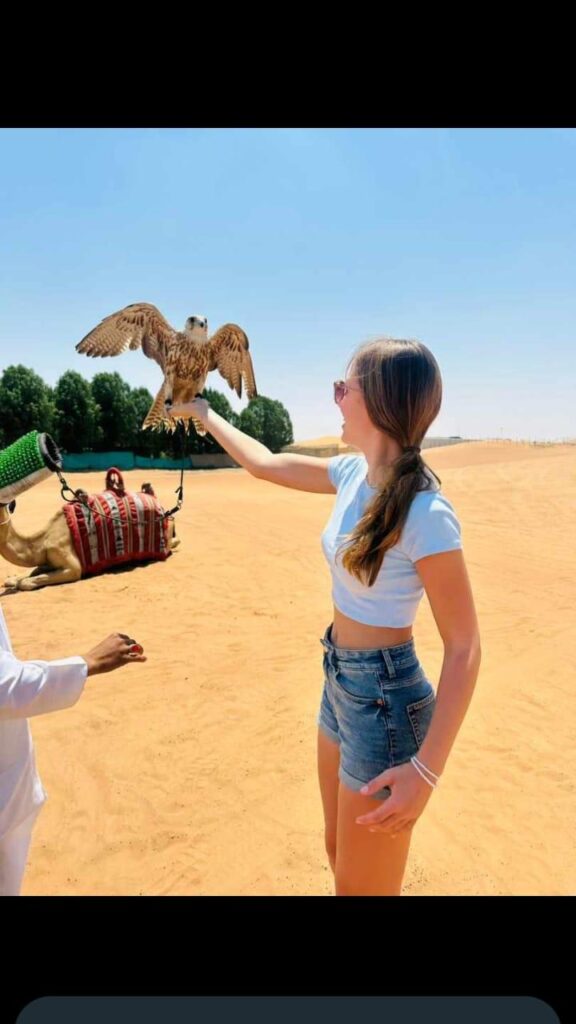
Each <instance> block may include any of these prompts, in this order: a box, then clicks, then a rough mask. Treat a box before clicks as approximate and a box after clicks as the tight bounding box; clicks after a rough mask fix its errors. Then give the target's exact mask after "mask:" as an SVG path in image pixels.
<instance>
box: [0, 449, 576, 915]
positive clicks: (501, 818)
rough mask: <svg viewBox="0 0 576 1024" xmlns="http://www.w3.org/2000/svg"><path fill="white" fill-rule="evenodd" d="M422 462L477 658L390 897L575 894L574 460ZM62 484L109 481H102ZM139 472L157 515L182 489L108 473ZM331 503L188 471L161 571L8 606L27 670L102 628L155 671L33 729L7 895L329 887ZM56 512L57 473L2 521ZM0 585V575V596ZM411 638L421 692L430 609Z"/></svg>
mask: <svg viewBox="0 0 576 1024" xmlns="http://www.w3.org/2000/svg"><path fill="white" fill-rule="evenodd" d="M321 440H325V439H321ZM307 444H310V442H307ZM423 454H424V457H425V459H426V461H427V463H428V464H429V465H430V466H431V467H432V468H433V469H434V470H435V471H436V472H437V473H438V475H439V476H440V479H441V481H442V490H443V493H444V494H445V495H446V497H448V498H449V500H450V501H451V502H452V503H453V505H454V507H455V509H456V511H457V514H458V516H459V518H460V522H461V524H462V535H463V544H464V555H465V559H466V563H467V566H468V571H469V574H470V578H471V582H472V587H473V591H474V597H475V602H476V607H477V611H478V617H479V622H480V629H481V636H482V648H483V660H482V666H481V670H480V676H479V680H478V684H477V687H476V692H475V695H474V698H473V701H472V704H471V706H470V710H469V712H468V716H467V718H466V720H465V722H464V725H463V727H462V729H461V731H460V734H459V736H458V738H457V741H456V744H455V746H454V748H453V751H452V754H451V756H450V758H449V761H448V765H447V768H446V771H445V774H444V777H443V780H442V785H441V786H440V787H439V788H438V790H437V791H436V792H435V793H434V794H433V797H432V799H431V800H430V802H429V803H428V806H427V808H426V810H425V812H424V815H423V816H422V818H421V819H420V821H419V822H418V824H417V826H416V828H415V831H414V838H413V842H412V849H411V855H410V859H409V863H408V868H407V872H406V877H405V885H404V892H405V894H406V895H408V896H424V895H426V896H427V895H570V894H572V895H574V894H576V858H575V855H574V854H575V845H576V844H575V839H576V743H575V737H576V702H575V700H574V693H575V681H576V669H575V659H574V641H575V639H576V585H575V581H576V547H575V545H574V539H573V538H574V510H575V507H576V447H575V446H569V445H565V446H563V445H556V446H546V447H544V446H543V447H535V446H531V445H521V444H512V443H505V442H502V443H497V442H491V443H464V444H458V445H454V446H452V447H443V448H436V449H434V448H430V449H426V450H425V451H424V453H423ZM67 476H68V477H69V482H70V483H71V484H72V486H76V487H83V488H85V489H86V490H88V491H98V490H101V489H102V488H103V483H104V479H103V474H100V473H91V474H76V475H75V476H74V475H72V474H67ZM144 479H149V480H151V481H152V482H153V485H154V487H155V490H156V494H157V495H158V497H159V498H160V500H161V501H162V503H163V504H164V506H165V507H170V506H171V505H172V504H174V501H175V498H174V491H175V488H176V486H177V484H178V480H179V475H178V474H177V473H174V472H167V471H155V472H147V471H137V472H130V473H125V474H124V480H125V484H126V486H127V488H129V489H133V490H137V489H139V487H140V485H141V483H142V481H143V480H144ZM332 502H333V497H332V496H331V495H317V494H308V493H304V492H299V491H294V490H289V489H286V488H281V487H277V486H274V485H273V484H270V483H267V482H265V481H261V480H256V479H254V478H253V477H251V476H250V475H249V474H248V473H247V472H246V471H244V470H243V469H221V470H213V471H194V472H189V473H187V474H186V476H185V497H184V506H183V509H182V511H181V512H180V513H179V514H178V516H177V532H178V535H179V536H180V537H181V538H182V544H181V547H180V548H179V550H178V551H177V552H175V553H174V554H173V555H172V556H171V557H170V558H169V559H168V560H167V561H166V562H164V563H150V564H148V565H145V566H138V567H136V568H134V569H132V570H129V571H121V572H116V573H111V574H108V575H102V576H98V577H92V578H87V579H84V580H82V581H80V582H78V583H74V584H69V585H65V586H56V587H49V588H45V589H42V590H39V591H37V592H32V593H26V592H20V593H12V594H5V595H4V596H3V597H2V606H3V609H4V613H5V616H6V620H7V622H8V626H9V629H10V632H11V636H12V642H13V645H14V650H15V653H16V654H17V655H18V657H20V658H22V659H27V658H55V657H62V656H65V655H70V654H82V653H85V652H86V651H87V650H89V649H90V647H92V646H93V645H94V644H95V643H96V642H97V641H99V640H100V639H102V638H104V637H105V636H106V635H107V634H108V633H110V632H113V631H120V632H127V633H129V634H130V635H132V636H133V637H135V638H136V639H137V640H138V641H139V642H140V643H142V644H143V645H144V647H145V649H146V653H147V655H148V661H147V663H146V664H145V665H129V666H127V667H126V668H123V669H121V670H119V671H117V672H114V673H110V674H107V675H101V676H96V677H91V678H90V679H88V681H87V684H86V687H85V691H84V693H83V695H82V696H81V698H80V700H79V701H78V703H77V704H76V705H75V706H74V707H73V708H70V709H68V710H65V711H60V712H55V713H52V714H49V715H45V716H39V717H36V718H33V719H31V720H30V721H31V727H32V731H33V736H34V741H35V746H36V754H37V760H38V764H39V769H40V773H41V776H42V779H43V782H44V785H45V787H46V789H47V791H48V794H49V799H48V802H47V803H46V805H45V807H44V809H43V811H42V813H41V815H40V818H39V820H38V824H37V826H36V829H35V832H34V837H33V843H32V847H31V851H30V857H29V864H28V868H27V872H26V876H25V880H24V884H23V894H24V895H57V894H58V895H60V894H62V895H247V896H248V895H330V894H331V893H332V891H333V888H332V877H331V872H330V869H329V867H328V864H327V860H326V857H325V854H324V847H323V826H322V811H321V803H320V796H319V792H318V788H317V781H316V714H317V708H318V702H319V699H320V693H321V687H322V670H321V655H322V648H321V645H320V643H319V638H320V637H321V636H322V635H323V633H324V630H325V628H326V626H327V625H328V623H329V622H330V621H331V601H330V583H329V574H328V569H327V566H326V564H325V562H324V559H323V555H322V551H321V547H320V533H321V531H322V529H323V526H324V523H325V521H326V520H327V518H328V515H329V513H330V508H331V505H332ZM60 504H61V499H60V495H59V487H58V483H57V481H56V479H55V477H53V478H51V479H49V480H46V481H45V482H43V483H42V484H40V485H39V486H37V487H36V488H34V489H32V490H30V491H28V492H26V493H25V494H23V495H21V497H20V498H19V499H18V507H17V509H16V512H15V515H14V523H15V526H16V528H17V529H18V530H19V532H21V533H28V532H32V531H34V530H36V529H39V528H40V527H42V526H43V525H44V523H45V522H46V521H47V519H48V517H49V516H50V515H51V514H52V513H53V511H55V510H56V509H57V508H58V507H59V505H60ZM13 571H14V570H13V568H12V567H11V566H10V565H9V564H8V563H7V562H5V561H4V560H3V559H2V558H0V580H3V579H4V578H5V577H6V576H8V575H11V574H12V573H13ZM414 636H415V641H416V648H417V651H418V654H419V657H420V659H421V661H422V663H423V665H424V668H425V670H426V672H427V675H428V677H429V678H430V680H431V681H432V682H433V684H434V685H436V684H437V681H438V677H439V673H440V668H441V663H442V643H441V639H440V637H439V634H438V631H437V629H436V626H435V623H434V619H433V616H432V613H431V610H430V607H429V604H428V601H427V599H426V597H424V598H423V600H422V603H421V605H420V609H419V612H418V615H417V618H416V622H415V625H414Z"/></svg>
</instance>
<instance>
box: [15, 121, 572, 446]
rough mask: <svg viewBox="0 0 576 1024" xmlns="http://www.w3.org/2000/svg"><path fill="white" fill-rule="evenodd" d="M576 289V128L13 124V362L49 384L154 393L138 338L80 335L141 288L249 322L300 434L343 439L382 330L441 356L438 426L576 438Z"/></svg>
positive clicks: (255, 352) (267, 384)
mask: <svg viewBox="0 0 576 1024" xmlns="http://www.w3.org/2000/svg"><path fill="white" fill-rule="evenodd" d="M575 285H576V130H574V129H558V128H557V129H553V128H545V129H442V128H439V129H354V128H349V129H348V128H344V129H321V128H319V129H316V128H314V129H311V128H275V129H274V128H272V129H164V128H154V129H126V128H119V129H3V130H0V292H1V302H0V369H1V368H3V367H4V366H6V365H9V364H11V363H24V364H25V365H27V366H31V367H33V368H34V369H35V370H36V371H37V372H38V373H39V374H40V375H41V376H42V377H43V378H44V379H45V380H46V381H47V382H48V383H50V384H54V383H55V382H56V380H57V378H58V377H59V376H60V374H62V373H63V372H64V371H65V370H67V369H75V370H78V371H79V372H80V373H82V374H83V376H85V377H86V378H88V379H91V378H92V376H93V375H94V373H96V372H102V371H104V370H110V371H112V370H117V371H118V372H119V373H120V374H121V375H122V376H123V377H124V378H125V379H126V380H128V381H129V382H130V383H131V384H132V385H133V386H141V385H143V386H145V387H147V388H149V390H150V391H151V392H152V393H153V394H155V392H156V390H157V388H158V387H159V385H160V382H161V371H160V369H159V367H158V366H157V365H156V364H155V363H154V362H152V361H150V360H147V359H146V358H145V357H144V356H143V355H142V354H141V353H139V352H137V353H127V354H125V355H123V356H121V357H119V358H117V359H110V360H100V359H99V360H89V359H87V358H86V357H82V356H80V355H78V354H77V353H76V352H75V350H74V346H75V344H76V342H78V341H79V340H80V339H81V338H82V337H83V335H84V334H86V333H87V332H88V331H89V330H90V329H91V328H92V327H93V326H95V325H96V324H97V323H98V322H99V321H100V320H101V319H102V318H103V317H104V316H107V315H108V314H109V313H112V312H114V311H115V310H117V309H120V308H121V307H122V306H125V305H128V304H129V303H131V302H139V301H143V302H152V303H154V304H155V305H156V306H158V308H159V309H160V310H161V312H162V313H163V314H164V316H165V317H166V318H167V319H168V320H169V321H170V322H171V323H172V324H173V325H174V326H175V327H181V326H183V323H184V320H185V319H186V317H187V316H188V315H190V314H191V313H201V314H203V315H206V316H207V317H208V319H209V326H210V328H211V329H216V327H218V326H219V325H220V324H221V323H223V322H226V321H235V322H237V323H239V324H241V325H242V327H244V329H245V330H246V332H247V334H248V336H249V338H250V346H251V351H252V356H253V361H254V366H255V370H256V380H257V384H258V389H259V391H260V393H261V394H265V395H268V396H269V397H271V398H276V399H279V400H280V401H281V402H283V404H284V405H285V406H286V407H287V409H288V411H289V412H290V415H291V417H292V421H293V424H294V434H295V438H296V439H297V440H298V439H299V440H302V439H305V438H311V437H316V436H319V435H324V434H338V433H339V432H340V423H341V417H340V415H339V412H338V410H337V408H336V406H335V405H334V403H333V400H332V388H331V382H332V381H333V380H334V379H335V378H337V377H341V376H342V375H343V373H344V370H345V367H346V363H347V361H348V358H349V356H350V354H351V353H352V351H353V350H354V349H355V348H356V347H357V345H358V344H360V343H361V342H362V341H364V340H368V339H369V338H374V337H377V336H378V335H381V334H387V335H392V336H395V337H409V338H418V339H419V340H421V341H422V342H424V344H426V345H427V346H428V347H429V348H430V349H431V350H432V352H433V353H434V355H435V356H436V358H437V360H438V362H439V364H440V368H441V371H442V377H443V382H444V400H443V407H442V410H441V412H440V415H439V416H438V418H437V420H436V422H435V423H434V424H433V425H432V427H431V429H430V434H431V435H435V434H460V435H462V436H465V437H466V436H468V437H500V436H504V437H511V438H527V439H542V440H554V439H562V438H568V437H571V438H574V437H576V415H575V413H574V409H575V408H576V344H575V342H576V287H575ZM208 383H209V386H210V387H215V388H217V389H218V390H221V391H222V392H224V393H226V394H228V397H229V398H230V400H231V404H232V406H233V408H235V409H240V408H242V407H243V405H244V399H242V400H238V399H237V398H236V396H235V395H233V393H232V392H231V391H229V389H228V386H227V385H226V383H225V381H224V380H223V379H222V378H220V377H219V376H217V375H216V374H212V375H211V376H210V377H209V380H208Z"/></svg>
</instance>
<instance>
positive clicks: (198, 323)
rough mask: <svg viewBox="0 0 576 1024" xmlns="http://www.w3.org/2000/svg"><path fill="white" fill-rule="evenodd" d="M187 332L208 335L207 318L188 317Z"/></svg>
mask: <svg viewBox="0 0 576 1024" xmlns="http://www.w3.org/2000/svg"><path fill="white" fill-rule="evenodd" d="M186 330H187V331H201V332H202V334H207V333H208V317H206V316H189V317H188V319H187V321H186Z"/></svg>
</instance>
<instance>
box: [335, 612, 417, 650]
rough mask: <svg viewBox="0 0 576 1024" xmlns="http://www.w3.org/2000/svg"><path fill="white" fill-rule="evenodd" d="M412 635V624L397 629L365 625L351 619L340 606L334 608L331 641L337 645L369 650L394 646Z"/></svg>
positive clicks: (404, 641) (403, 642)
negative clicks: (340, 609) (343, 612)
mask: <svg viewBox="0 0 576 1024" xmlns="http://www.w3.org/2000/svg"><path fill="white" fill-rule="evenodd" d="M411 637H412V626H403V627H402V628H401V629H395V628H394V627H392V626H365V625H364V623H362V622H356V621H355V619H349V618H348V616H347V615H343V614H342V612H341V611H339V610H338V608H334V617H333V620H332V632H331V641H332V643H333V644H334V646H335V647H346V648H348V650H352V651H368V650H371V649H372V648H374V647H394V646H395V645H396V644H405V643H406V641H407V640H410V639H411Z"/></svg>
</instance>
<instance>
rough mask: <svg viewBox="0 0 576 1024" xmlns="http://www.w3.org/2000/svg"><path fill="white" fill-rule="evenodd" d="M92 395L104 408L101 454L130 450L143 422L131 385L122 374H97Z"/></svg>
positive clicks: (101, 412) (101, 417)
mask: <svg viewBox="0 0 576 1024" xmlns="http://www.w3.org/2000/svg"><path fill="white" fill-rule="evenodd" d="M91 389H92V395H93V398H94V401H95V402H96V404H97V405H98V406H99V407H100V427H101V428H102V436H101V438H100V440H99V442H98V450H99V451H115V450H118V449H129V448H130V446H131V444H132V441H133V439H134V435H135V434H136V432H137V429H138V426H139V422H138V419H137V415H138V414H137V409H136V406H135V404H134V402H133V401H132V395H131V390H130V385H129V384H127V383H126V381H124V380H122V377H121V376H120V374H119V373H97V374H96V375H95V376H94V378H93V379H92V384H91Z"/></svg>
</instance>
